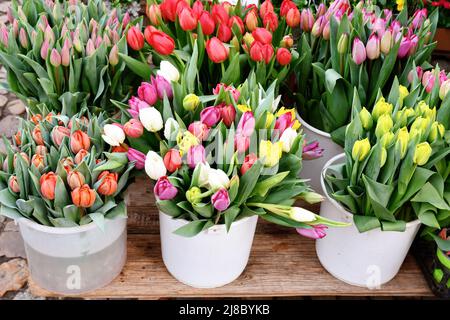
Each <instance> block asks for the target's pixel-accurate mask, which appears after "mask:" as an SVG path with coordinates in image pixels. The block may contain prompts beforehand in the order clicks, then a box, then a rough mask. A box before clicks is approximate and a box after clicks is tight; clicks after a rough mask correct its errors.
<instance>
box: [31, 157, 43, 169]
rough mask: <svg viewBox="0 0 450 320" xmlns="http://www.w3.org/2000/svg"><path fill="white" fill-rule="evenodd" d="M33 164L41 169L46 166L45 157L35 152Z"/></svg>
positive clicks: (32, 159)
mask: <svg viewBox="0 0 450 320" xmlns="http://www.w3.org/2000/svg"><path fill="white" fill-rule="evenodd" d="M31 164H32V165H33V166H35V167H36V168H37V169H38V170H39V171H41V170H42V169H44V167H45V158H44V157H43V156H41V155H40V154H35V155H33V157H32V158H31Z"/></svg>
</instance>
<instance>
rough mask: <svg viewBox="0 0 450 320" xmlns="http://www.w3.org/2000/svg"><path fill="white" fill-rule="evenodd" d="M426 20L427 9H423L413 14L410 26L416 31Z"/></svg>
mask: <svg viewBox="0 0 450 320" xmlns="http://www.w3.org/2000/svg"><path fill="white" fill-rule="evenodd" d="M426 18H427V9H426V8H423V9H421V10H417V11H416V12H414V15H413V21H412V25H413V27H414V29H418V28H420V27H421V26H422V24H423V23H424V21H425V19H426Z"/></svg>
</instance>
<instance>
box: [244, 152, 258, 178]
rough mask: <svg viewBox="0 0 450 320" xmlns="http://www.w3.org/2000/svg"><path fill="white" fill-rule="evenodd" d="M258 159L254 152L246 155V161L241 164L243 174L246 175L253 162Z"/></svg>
mask: <svg viewBox="0 0 450 320" xmlns="http://www.w3.org/2000/svg"><path fill="white" fill-rule="evenodd" d="M256 160H258V157H257V156H256V154H254V153H250V154H248V155H246V156H245V158H244V162H243V163H242V166H241V170H240V171H241V175H244V174H245V173H246V172H247V171H248V170H249V169H250V168H251V167H252V166H253V164H254V163H255V162H256Z"/></svg>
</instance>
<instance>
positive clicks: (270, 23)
mask: <svg viewBox="0 0 450 320" xmlns="http://www.w3.org/2000/svg"><path fill="white" fill-rule="evenodd" d="M263 25H264V27H266V28H267V29H269V30H270V31H272V32H275V30H277V28H278V17H277V15H276V13H275V12H268V13H266V15H265V16H264V18H263Z"/></svg>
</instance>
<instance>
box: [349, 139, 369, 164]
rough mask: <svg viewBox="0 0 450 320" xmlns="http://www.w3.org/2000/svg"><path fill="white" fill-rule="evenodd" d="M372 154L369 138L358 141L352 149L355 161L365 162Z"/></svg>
mask: <svg viewBox="0 0 450 320" xmlns="http://www.w3.org/2000/svg"><path fill="white" fill-rule="evenodd" d="M369 152H370V142H369V139H368V138H365V139H363V140H358V141H356V142H355V144H354V145H353V148H352V159H353V160H354V161H359V162H361V161H363V160H364V159H365V158H366V157H367V156H368V155H369Z"/></svg>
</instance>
